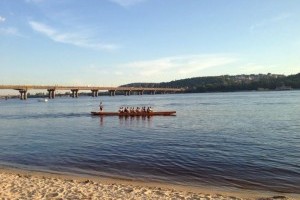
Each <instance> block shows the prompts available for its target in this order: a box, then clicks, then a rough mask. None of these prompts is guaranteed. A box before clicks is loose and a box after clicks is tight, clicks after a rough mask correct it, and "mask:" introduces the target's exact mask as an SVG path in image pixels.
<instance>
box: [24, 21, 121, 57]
mask: <svg viewBox="0 0 300 200" xmlns="http://www.w3.org/2000/svg"><path fill="white" fill-rule="evenodd" d="M29 25H30V26H31V28H32V29H33V30H34V31H37V32H39V33H41V34H43V35H45V36H47V37H48V38H50V39H51V40H53V41H55V42H60V43H65V44H71V45H74V46H78V47H84V48H90V49H97V50H108V51H111V50H115V49H117V48H118V46H117V45H115V44H104V43H100V42H98V41H97V39H95V38H91V36H90V35H87V34H84V33H79V32H76V33H74V32H72V33H71V32H62V31H59V30H57V29H55V28H53V27H50V26H48V25H46V24H43V23H40V22H36V21H29Z"/></svg>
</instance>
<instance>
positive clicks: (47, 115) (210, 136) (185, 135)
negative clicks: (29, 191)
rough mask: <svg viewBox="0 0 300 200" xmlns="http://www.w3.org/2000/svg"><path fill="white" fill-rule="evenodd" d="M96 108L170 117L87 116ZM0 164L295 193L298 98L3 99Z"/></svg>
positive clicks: (291, 94) (299, 149) (299, 165)
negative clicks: (139, 109) (149, 110)
mask: <svg viewBox="0 0 300 200" xmlns="http://www.w3.org/2000/svg"><path fill="white" fill-rule="evenodd" d="M100 101H102V102H103V104H104V109H105V110H106V111H116V110H117V109H118V108H119V107H120V106H152V107H153V108H154V110H157V111H158V110H162V111H165V110H176V111H177V116H175V117H166V116H165V117H163V116H155V117H151V118H142V117H139V118H131V117H129V118H119V117H102V118H101V117H95V116H94V117H93V116H91V115H90V114H89V113H90V111H93V110H98V105H99V102H100ZM0 165H1V166H5V167H16V168H20V169H30V170H37V171H51V172H59V173H75V174H80V175H93V176H104V177H113V178H125V179H134V180H144V181H148V180H149V181H160V182H166V183H175V184H182V185H192V186H203V185H206V186H226V187H227V186H229V187H235V188H243V189H254V190H267V191H279V192H287V193H298V194H299V193H300V91H282V92H237V93H205V94H168V95H142V96H129V97H128V96H126V97H125V96H115V97H109V96H100V97H98V98H92V97H80V98H78V99H72V98H59V97H57V98H56V99H54V100H49V101H48V102H47V103H42V102H38V101H37V99H28V100H27V101H20V100H18V99H12V100H7V101H5V100H1V101H0Z"/></svg>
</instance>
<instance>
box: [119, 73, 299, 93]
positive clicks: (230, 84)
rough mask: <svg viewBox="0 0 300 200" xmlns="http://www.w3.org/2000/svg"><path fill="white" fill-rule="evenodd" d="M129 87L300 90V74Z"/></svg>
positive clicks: (206, 79) (177, 81) (191, 80)
mask: <svg viewBox="0 0 300 200" xmlns="http://www.w3.org/2000/svg"><path fill="white" fill-rule="evenodd" d="M122 86H127V87H171V88H185V89H186V92H231V91H249V90H289V89H300V73H298V74H295V75H289V76H285V75H280V74H270V73H269V74H250V75H245V74H242V75H235V76H230V75H223V76H207V77H195V78H187V79H181V80H176V81H170V82H161V83H130V84H126V85H122Z"/></svg>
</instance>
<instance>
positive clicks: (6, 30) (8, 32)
mask: <svg viewBox="0 0 300 200" xmlns="http://www.w3.org/2000/svg"><path fill="white" fill-rule="evenodd" d="M0 34H1V35H11V36H18V37H23V35H22V34H21V33H20V32H19V30H18V29H17V28H14V27H7V28H0Z"/></svg>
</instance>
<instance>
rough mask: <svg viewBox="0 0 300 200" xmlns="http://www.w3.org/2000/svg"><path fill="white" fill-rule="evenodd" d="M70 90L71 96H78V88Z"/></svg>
mask: <svg viewBox="0 0 300 200" xmlns="http://www.w3.org/2000/svg"><path fill="white" fill-rule="evenodd" d="M71 92H72V95H71V96H72V98H78V90H77V89H75V90H71Z"/></svg>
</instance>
